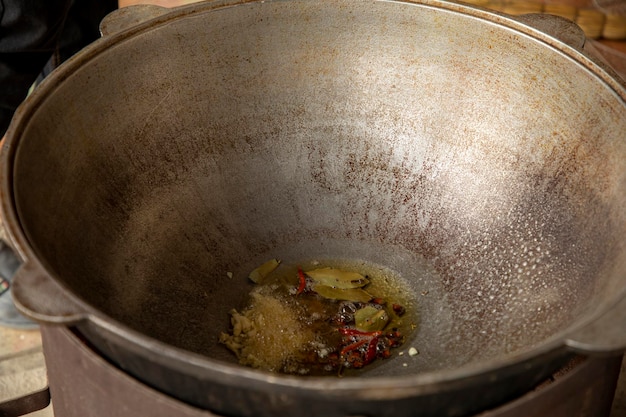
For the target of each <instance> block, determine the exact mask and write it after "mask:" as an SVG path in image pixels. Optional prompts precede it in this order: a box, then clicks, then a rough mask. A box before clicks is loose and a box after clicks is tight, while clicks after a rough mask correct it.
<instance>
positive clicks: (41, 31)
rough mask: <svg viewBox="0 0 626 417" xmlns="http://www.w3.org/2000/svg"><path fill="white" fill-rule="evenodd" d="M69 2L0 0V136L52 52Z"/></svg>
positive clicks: (60, 0)
mask: <svg viewBox="0 0 626 417" xmlns="http://www.w3.org/2000/svg"><path fill="white" fill-rule="evenodd" d="M78 1H80V0H78ZM71 3H72V0H0V91H1V92H2V94H0V136H3V135H4V132H5V131H6V129H7V127H8V125H9V122H10V121H11V118H12V117H13V113H14V112H15V109H16V108H17V106H18V105H19V104H20V103H21V102H22V101H23V100H24V98H25V97H26V94H27V93H28V89H29V88H30V86H31V85H32V84H33V82H34V81H35V79H36V78H37V76H38V75H39V73H40V72H41V70H42V69H43V67H44V65H45V64H46V62H47V61H48V60H49V59H50V57H51V56H52V55H53V54H54V52H55V50H56V48H57V44H58V41H59V38H60V36H61V32H62V29H63V24H64V23H65V17H66V15H67V13H68V11H69V8H70V5H71Z"/></svg>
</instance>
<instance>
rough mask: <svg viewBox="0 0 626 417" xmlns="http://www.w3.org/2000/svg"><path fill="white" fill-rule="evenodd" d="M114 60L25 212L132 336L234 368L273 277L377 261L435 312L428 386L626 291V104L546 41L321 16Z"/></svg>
mask: <svg viewBox="0 0 626 417" xmlns="http://www.w3.org/2000/svg"><path fill="white" fill-rule="evenodd" d="M113 40H115V42H113V44H112V45H110V46H106V47H105V46H103V45H108V44H106V42H111V41H109V40H106V41H105V42H102V45H100V46H98V45H96V46H94V47H92V48H90V49H88V50H87V52H86V53H84V54H83V55H82V56H79V57H77V58H76V59H74V60H73V61H72V62H71V63H70V64H68V65H67V66H66V67H64V68H65V69H64V70H62V71H61V72H60V74H61V75H57V76H56V78H55V77H54V75H53V77H52V79H51V80H50V81H49V82H48V84H45V85H44V86H42V88H44V89H46V90H45V98H44V99H41V102H40V103H39V105H38V108H37V109H36V111H35V112H34V114H32V117H31V118H30V120H29V122H28V124H27V125H26V126H25V129H24V131H23V138H22V139H23V140H21V141H20V145H19V149H18V152H17V155H16V160H15V169H14V171H13V172H14V181H15V182H14V190H15V195H14V198H15V201H16V205H17V208H18V213H19V219H20V222H21V227H22V228H23V230H24V232H25V233H26V235H27V237H28V239H29V241H30V243H31V244H32V245H33V247H34V248H35V250H36V252H37V253H38V255H39V256H40V258H41V259H42V260H43V262H44V264H45V265H46V267H47V268H49V270H50V271H51V273H52V274H54V275H55V276H56V277H57V279H58V280H59V281H61V282H63V283H64V284H66V285H67V286H68V287H69V288H70V289H71V290H72V291H73V292H75V293H76V294H78V295H79V296H80V297H81V298H83V299H84V300H86V301H87V302H88V303H90V304H91V305H93V306H94V307H95V308H97V309H100V310H101V311H103V312H104V313H105V314H106V315H108V316H110V317H112V318H114V319H117V320H119V321H121V322H123V323H126V324H128V325H129V326H130V327H132V328H135V329H137V330H140V331H141V332H144V333H145V334H147V335H149V336H153V337H155V338H157V339H159V340H162V341H165V342H167V343H170V344H172V345H175V346H178V347H182V348H184V349H187V350H190V351H193V352H198V353H201V354H205V355H208V356H210V357H213V358H217V359H221V360H228V361H232V360H234V359H233V358H232V357H231V355H230V354H229V352H227V351H226V350H225V349H223V348H222V347H219V346H217V337H218V335H219V333H220V332H221V331H223V330H225V329H226V328H227V326H228V311H229V310H230V309H231V308H233V307H241V305H242V303H243V302H244V301H245V296H246V294H247V292H248V291H249V290H250V284H249V283H248V282H247V279H246V275H247V273H248V271H249V270H250V269H252V268H254V267H255V266H256V265H258V264H259V263H260V262H262V261H264V260H266V259H268V258H269V257H278V258H281V259H282V260H283V261H285V262H289V261H292V262H297V261H298V260H300V259H302V258H312V257H320V258H323V257H332V258H342V257H343V258H346V257H347V258H352V259H364V260H368V261H371V262H375V263H378V264H380V265H382V266H384V267H387V268H390V269H392V270H394V271H397V272H398V273H399V274H400V275H401V276H403V277H404V278H405V279H406V281H407V282H408V285H409V287H410V288H411V290H412V291H413V293H414V294H413V295H414V298H415V300H416V305H417V309H418V311H419V315H420V328H419V331H418V332H417V333H416V336H415V340H413V341H410V343H411V346H416V347H417V348H418V349H419V351H420V353H421V354H420V355H419V357H418V358H417V360H416V361H415V363H414V364H412V366H411V367H407V368H402V367H400V366H398V367H397V371H398V372H415V371H416V370H434V369H444V368H450V367H455V366H459V365H462V364H465V363H468V362H470V361H475V360H480V359H486V358H493V357H498V356H501V355H506V354H510V353H512V352H516V351H519V350H521V349H527V348H532V347H533V346H535V345H537V344H538V343H540V342H542V341H545V340H546V339H548V338H549V337H551V336H553V335H554V334H555V333H558V331H559V330H563V329H567V328H568V326H571V325H574V324H575V323H576V320H577V319H578V318H580V317H582V316H584V315H585V314H588V313H593V311H594V308H596V307H597V306H598V305H601V304H602V303H603V302H609V301H611V300H614V298H612V297H616V296H617V295H619V293H621V292H623V291H622V290H623V280H622V279H621V275H620V273H619V272H620V270H623V267H624V266H625V265H624V263H625V257H624V248H623V245H622V243H621V241H622V240H623V239H622V237H623V232H624V224H625V222H624V215H623V213H622V211H623V210H622V207H624V187H623V185H624V183H625V181H624V180H625V178H624V172H626V170H625V169H624V168H625V167H624V161H626V158H625V156H626V149H625V144H624V141H623V139H624V137H623V132H625V131H626V111H625V106H624V105H623V103H621V102H620V101H619V98H618V97H617V96H616V95H615V94H614V93H613V92H612V91H611V90H610V88H608V87H607V86H605V85H604V84H602V83H601V82H600V81H599V80H598V79H597V78H596V77H595V76H594V75H593V74H592V73H591V72H589V71H587V70H586V69H585V68H584V67H583V66H582V65H579V64H577V63H575V62H574V61H573V60H571V59H570V58H568V57H567V56H565V55H564V54H563V53H561V52H559V51H557V50H554V49H550V48H549V47H547V46H546V45H544V44H542V43H541V42H539V41H537V40H534V39H532V38H530V37H528V36H525V35H522V34H520V33H518V32H515V31H513V30H511V29H506V28H504V27H502V26H498V25H495V24H493V23H489V22H487V21H485V20H482V19H479V18H477V17H471V16H468V15H462V14H460V13H456V12H454V11H450V10H443V9H436V8H432V7H426V6H418V5H410V4H401V3H390V2H345V3H344V2H312V1H296V2H289V3H287V2H276V3H274V2H265V3H259V4H250V5H241V6H237V7H232V8H226V9H220V10H215V11H209V10H208V8H207V10H206V11H204V12H198V13H195V14H190V15H182V14H181V15H180V16H179V17H178V18H176V19H170V20H169V21H168V22H166V23H164V24H160V25H156V26H154V27H152V28H149V29H145V30H141V31H139V32H138V33H137V34H136V35H135V36H132V37H124V36H118V37H117V38H116V37H115V36H113ZM42 94H44V93H40V96H41V95H42ZM40 96H38V97H40ZM228 271H231V272H234V277H233V278H232V279H230V278H228V277H227V275H226V272H228ZM393 362H394V361H390V363H393ZM389 366H393V365H389ZM379 369H381V370H384V367H383V368H379ZM372 372H373V373H376V372H379V371H377V370H374V371H372Z"/></svg>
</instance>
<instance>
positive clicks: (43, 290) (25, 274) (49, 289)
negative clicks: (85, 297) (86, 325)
mask: <svg viewBox="0 0 626 417" xmlns="http://www.w3.org/2000/svg"><path fill="white" fill-rule="evenodd" d="M11 287H12V288H11V291H12V296H13V301H14V303H15V307H17V309H18V310H19V311H20V312H21V313H22V314H24V315H25V316H27V317H29V318H31V319H33V320H35V321H38V322H41V323H47V324H60V325H65V326H70V325H74V324H76V323H78V322H82V321H84V320H85V319H87V317H88V314H87V310H88V308H87V307H86V306H85V305H84V304H83V303H82V302H81V301H79V300H78V299H76V298H75V297H74V296H72V295H71V294H69V292H68V291H67V290H66V289H65V288H63V287H62V285H61V284H60V283H58V282H56V280H54V279H53V278H52V277H50V276H49V275H48V274H47V273H46V272H45V271H44V269H43V267H41V266H40V265H38V263H37V262H36V261H30V260H29V261H26V262H25V263H24V264H22V266H21V267H20V268H19V269H18V270H17V272H16V273H15V276H14V277H13V283H12V284H11Z"/></svg>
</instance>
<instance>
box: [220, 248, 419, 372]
mask: <svg viewBox="0 0 626 417" xmlns="http://www.w3.org/2000/svg"><path fill="white" fill-rule="evenodd" d="M250 279H252V280H253V281H255V282H256V284H257V285H256V286H255V287H254V289H253V290H252V291H251V292H250V296H249V301H248V304H247V306H246V307H245V308H244V309H243V310H242V311H241V312H239V311H237V310H234V309H233V310H231V324H232V327H231V329H230V331H229V332H228V333H222V335H221V337H220V342H221V343H223V344H224V345H226V346H227V347H228V348H229V349H230V350H231V351H233V352H234V353H235V355H237V358H238V360H239V363H240V364H242V365H246V366H250V367H254V368H258V369H263V370H266V371H270V372H278V373H284V374H296V375H343V374H345V373H346V372H353V371H358V370H366V369H368V367H371V366H372V365H373V364H375V363H379V362H381V361H382V360H384V359H387V358H389V357H390V356H391V355H392V352H393V351H394V350H395V349H397V348H398V347H400V346H401V345H402V344H403V342H404V340H405V339H407V338H409V337H410V335H411V334H413V333H414V332H415V331H416V328H417V322H418V320H417V314H416V311H417V309H416V306H415V302H414V301H413V300H411V299H409V298H408V295H409V294H411V291H410V290H408V288H407V286H406V284H405V283H404V281H403V280H402V279H401V278H400V277H399V276H397V274H394V273H393V272H392V271H391V270H389V269H386V268H382V267H380V266H379V265H373V264H368V263H365V262H363V261H353V260H336V259H335V260H324V261H315V260H312V261H306V262H301V263H298V264H297V265H296V264H289V265H286V264H283V263H279V262H278V261H277V260H270V261H268V262H266V263H265V264H263V265H261V266H260V267H258V268H256V269H255V270H254V271H252V273H251V274H250Z"/></svg>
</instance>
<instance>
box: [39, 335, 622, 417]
mask: <svg viewBox="0 0 626 417" xmlns="http://www.w3.org/2000/svg"><path fill="white" fill-rule="evenodd" d="M41 331H42V337H43V343H44V351H45V353H46V365H47V367H48V373H49V381H50V389H51V391H52V401H53V404H54V409H55V415H57V416H59V417H110V416H116V417H171V416H176V417H218V415H217V414H214V413H211V412H209V411H205V410H200V409H198V408H194V407H191V406H189V405H186V404H184V403H181V402H179V401H177V400H175V399H173V398H171V397H169V396H167V395H164V394H162V393H159V392H158V391H155V390H153V389H151V388H149V387H148V386H146V385H144V384H142V383H140V382H139V381H137V380H136V379H134V378H132V377H130V376H129V375H128V374H126V373H124V372H122V371H120V370H119V369H117V368H116V367H114V366H112V365H111V364H110V363H109V362H107V361H105V360H104V359H103V358H102V357H100V356H99V355H98V354H97V353H95V352H94V351H93V350H91V349H90V348H89V347H88V346H87V344H85V343H84V342H83V341H82V340H81V339H80V338H79V337H78V336H77V335H76V334H75V333H73V332H72V331H71V330H70V329H68V328H65V327H58V326H42V329H41ZM620 363H621V356H614V357H605V358H583V357H577V358H576V359H575V360H573V361H572V362H571V363H570V364H569V366H567V367H564V369H563V370H561V371H559V372H557V373H556V374H555V375H554V377H553V378H552V380H550V381H546V382H545V384H543V385H542V386H540V387H539V388H537V389H536V390H534V391H532V392H529V393H527V394H525V395H523V396H521V397H519V398H517V399H515V400H513V401H511V402H510V403H508V404H506V405H503V406H501V407H499V408H496V409H492V410H489V411H485V412H483V413H480V414H478V415H476V417H529V416H532V417H607V416H608V415H609V412H610V407H611V402H612V399H613V395H614V392H615V384H616V382H617V378H618V375H619V370H620ZM484 394H486V393H484ZM231 400H234V399H231ZM260 414H262V413H260ZM409 414H411V413H409ZM363 415H364V416H365V415H371V414H367V413H364V414H363ZM412 415H414V416H416V417H417V416H419V415H422V414H421V412H418V411H416V410H414V412H413V414H412Z"/></svg>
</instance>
